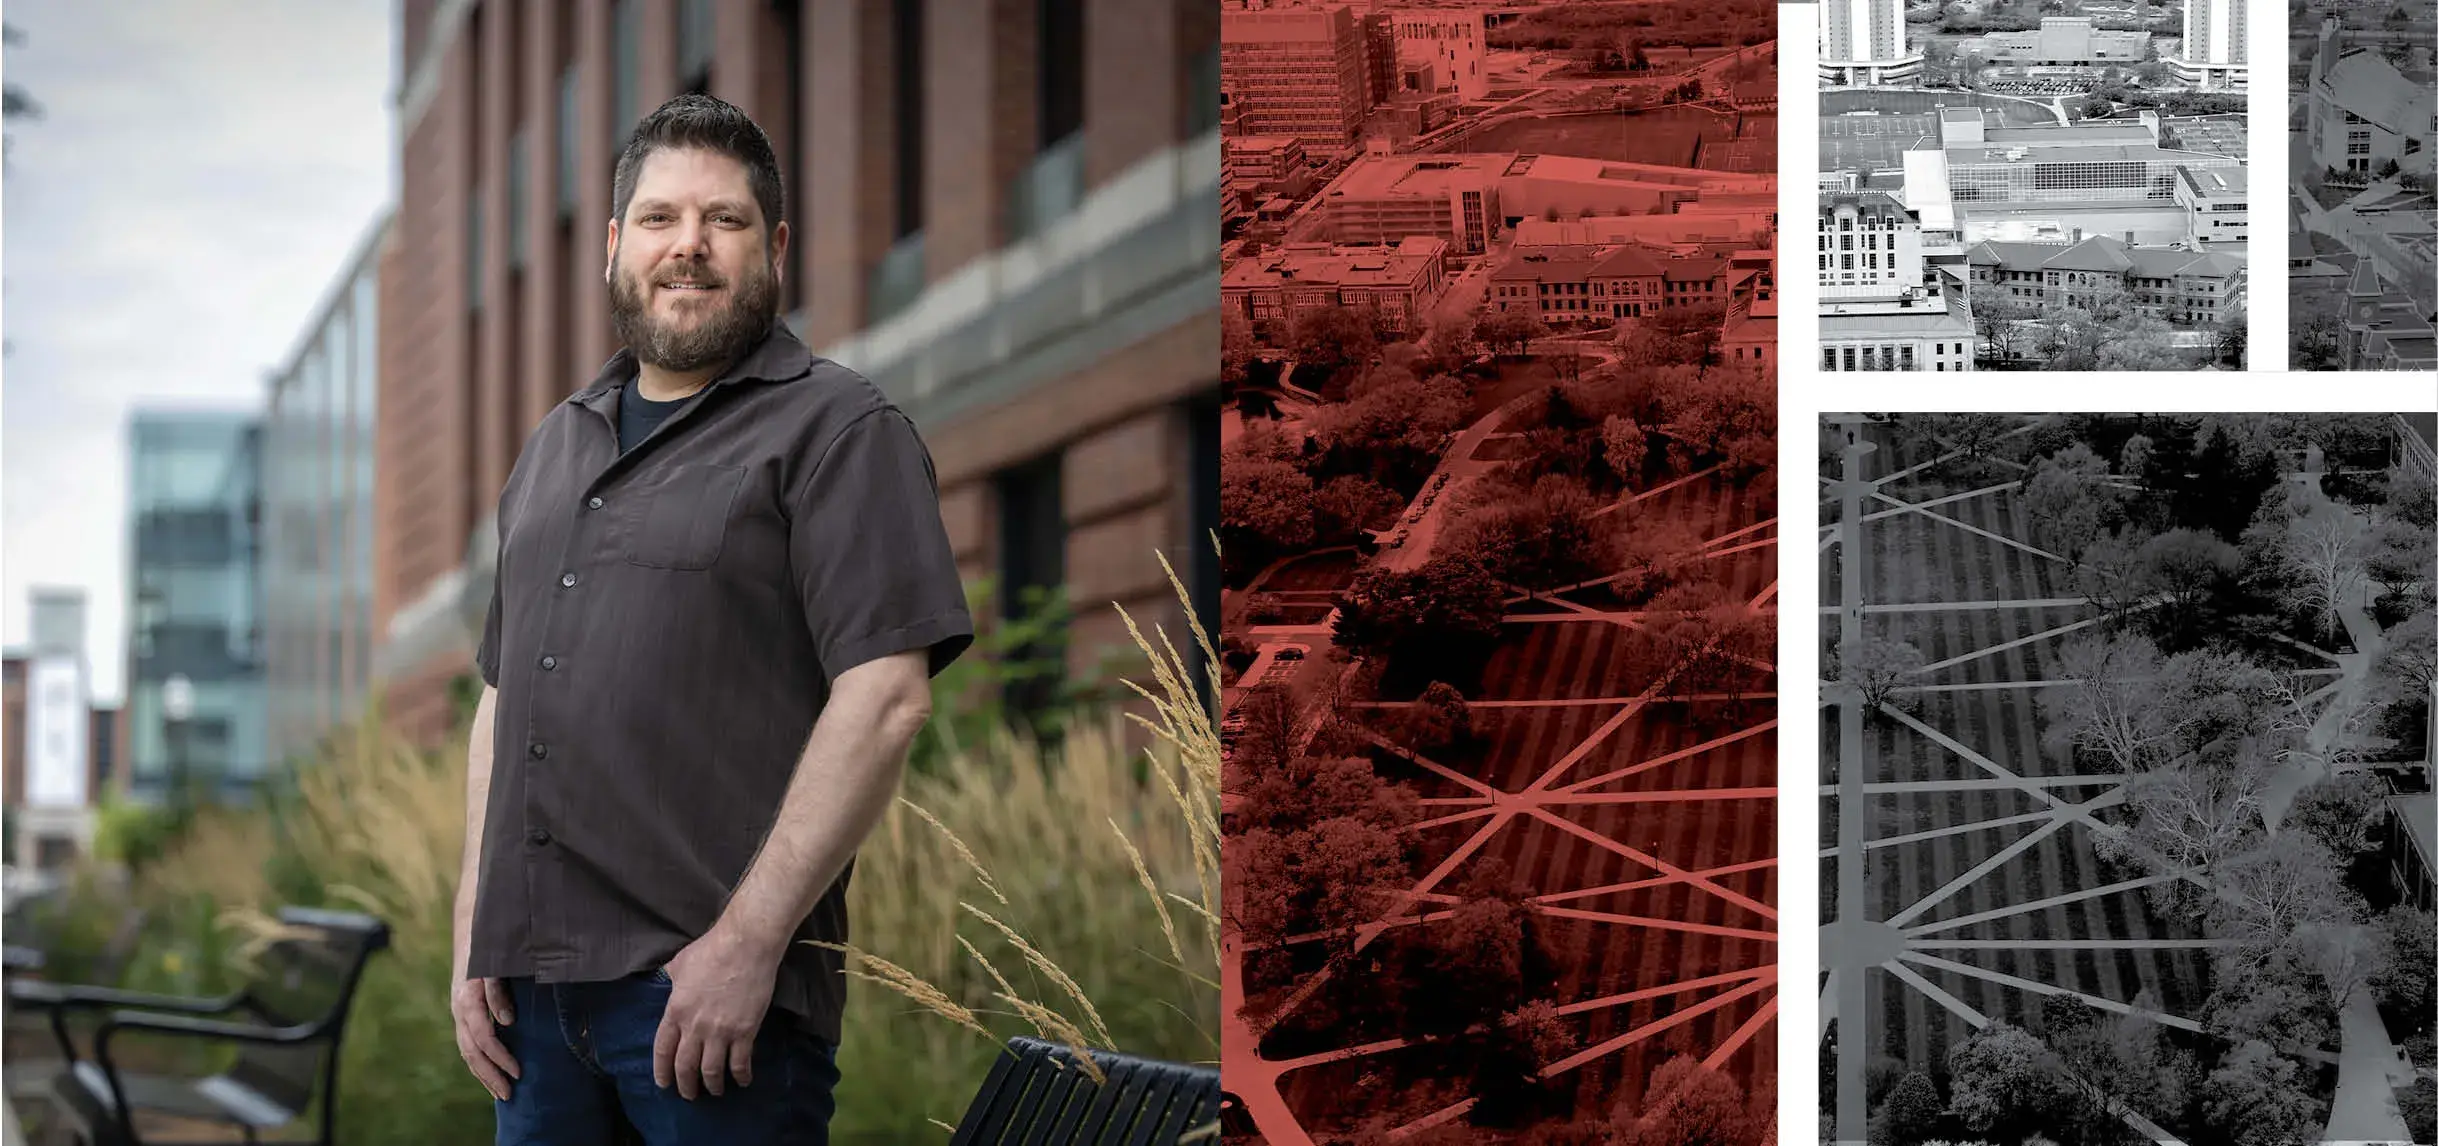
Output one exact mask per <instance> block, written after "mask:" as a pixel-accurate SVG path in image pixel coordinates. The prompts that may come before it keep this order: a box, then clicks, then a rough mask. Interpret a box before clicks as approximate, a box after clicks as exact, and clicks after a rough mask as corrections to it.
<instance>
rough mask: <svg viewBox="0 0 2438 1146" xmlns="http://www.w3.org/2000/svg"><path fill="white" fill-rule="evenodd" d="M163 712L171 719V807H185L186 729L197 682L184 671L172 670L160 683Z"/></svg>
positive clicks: (188, 796)
mask: <svg viewBox="0 0 2438 1146" xmlns="http://www.w3.org/2000/svg"><path fill="white" fill-rule="evenodd" d="M161 710H162V715H164V716H166V717H168V723H169V798H170V801H171V807H173V808H177V809H179V810H181V811H183V810H185V808H186V805H187V804H188V802H189V798H190V795H191V793H190V791H189V785H188V783H187V760H186V729H187V722H188V721H189V720H191V719H193V717H194V715H195V686H194V682H192V681H189V680H187V679H186V674H184V673H173V674H171V676H170V678H169V680H168V681H167V682H165V683H164V684H162V686H161Z"/></svg>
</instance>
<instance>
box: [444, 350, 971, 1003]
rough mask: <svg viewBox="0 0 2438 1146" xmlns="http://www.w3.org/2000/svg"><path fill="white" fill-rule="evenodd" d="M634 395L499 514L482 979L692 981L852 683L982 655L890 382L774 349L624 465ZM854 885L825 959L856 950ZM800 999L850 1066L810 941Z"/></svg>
mask: <svg viewBox="0 0 2438 1146" xmlns="http://www.w3.org/2000/svg"><path fill="white" fill-rule="evenodd" d="M635 372H636V364H635V359H634V356H633V355H632V354H631V353H629V352H627V351H620V352H619V353H618V355H617V356H616V357H614V358H612V359H610V361H609V364H608V365H607V366H605V367H604V368H603V369H602V371H601V374H600V376H599V378H598V379H596V380H595V381H594V383H593V384H592V385H591V386H589V387H587V388H585V389H583V390H581V391H578V392H577V393H576V394H575V395H574V396H572V397H570V398H569V399H568V400H567V401H566V402H564V403H562V404H560V405H559V406H558V407H556V408H555V409H553V410H552V411H551V412H550V413H549V415H548V416H546V417H544V418H543V419H542V424H541V425H540V426H539V427H537V428H536V429H535V430H534V432H533V436H532V438H531V439H529V440H528V441H527V442H526V443H525V449H524V453H523V454H522V455H521V456H520V457H518V459H517V463H516V468H515V469H514V471H512V472H511V473H510V474H509V476H508V484H507V488H506V489H505V490H504V491H503V492H502V493H501V495H500V500H499V536H500V559H499V572H498V576H497V578H496V580H495V582H494V585H493V589H492V595H491V608H490V615H489V619H488V620H487V621H486V622H485V624H484V627H483V637H482V647H481V650H480V652H479V653H478V654H477V657H476V659H477V663H478V664H479V666H480V668H481V670H482V676H483V680H484V681H485V682H486V683H489V684H491V685H492V686H494V687H496V688H497V689H498V690H499V696H498V699H497V701H496V703H495V707H494V720H495V725H494V728H495V732H494V739H493V741H492V754H491V759H492V764H491V796H490V803H489V805H488V811H487V812H486V814H485V820H484V830H483V841H482V856H481V860H480V866H479V869H478V870H479V876H478V878H479V881H480V882H479V885H478V887H477V891H476V897H475V907H474V931H473V937H472V938H473V944H472V950H471V958H470V960H469V962H468V964H467V973H468V974H469V975H471V976H474V977H477V978H490V977H505V976H533V977H535V978H539V979H542V980H544V981H552V982H579V981H590V980H605V979H614V978H618V977H621V976H625V975H630V974H635V973H637V972H641V971H646V970H649V969H651V968H654V967H658V966H660V965H661V964H664V963H666V962H667V961H668V960H669V958H670V957H671V956H674V955H675V954H676V953H677V952H678V950H679V949H680V948H682V947H684V946H685V945H686V944H687V943H690V942H692V941H693V940H695V939H696V938H699V937H700V936H702V935H703V934H704V933H705V932H706V931H708V930H709V929H710V927H711V925H712V924H713V922H715V921H716V920H717V919H718V918H719V916H720V912H721V911H722V909H723V908H724V907H725V906H726V904H727V901H728V896H729V893H730V892H732V891H734V890H735V888H736V886H737V884H738V883H739V882H740V881H741V880H742V879H743V878H744V875H745V870H746V868H747V866H748V865H750V863H751V862H752V860H753V857H754V854H755V853H756V851H757V850H759V848H760V846H761V843H762V840H763V838H764V837H765V836H766V835H767V834H768V833H769V831H770V828H771V825H772V823H773V822H774V821H775V819H776V818H777V814H778V810H779V806H780V804H781V802H782V800H783V799H784V797H785V795H786V791H787V786H788V781H789V780H790V779H791V778H792V777H793V775H794V773H795V768H796V762H797V760H798V759H799V758H800V757H801V756H802V755H803V752H804V747H805V743H806V740H807V738H808V737H809V736H810V735H811V733H812V728H813V722H814V721H815V720H816V719H817V718H818V717H819V716H820V714H821V710H822V707H823V705H824V703H825V701H826V699H827V697H828V692H829V682H830V681H831V680H833V679H835V678H836V677H837V676H838V675H839V674H840V673H843V672H845V671H846V670H848V669H850V668H853V667H855V666H856V665H859V664H862V663H865V662H867V661H871V660H874V659H877V658H880V657H884V656H888V655H890V654H893V653H899V652H905V651H909V650H913V649H928V650H929V656H930V666H931V671H932V672H933V673H937V672H939V670H940V669H942V668H944V667H946V666H947V665H948V663H949V662H950V661H952V660H954V659H955V658H956V657H957V655H958V654H959V653H961V652H963V651H964V650H965V648H966V647H967V646H968V645H969V644H971V643H972V640H973V621H972V618H971V617H970V616H969V615H968V614H967V612H966V608H965V596H964V590H963V587H962V585H961V584H960V582H959V579H958V575H957V569H956V563H955V561H954V559H953V558H952V557H951V555H950V553H949V548H948V538H947V533H946V530H945V529H943V528H942V526H941V522H940V511H939V494H938V488H937V484H936V478H935V475H934V473H933V470H932V464H931V455H930V453H929V451H928V450H927V449H926V448H925V446H924V445H923V441H922V438H921V437H920V436H919V435H918V434H917V433H916V432H915V428H914V426H913V424H912V423H911V422H909V421H908V420H907V419H906V417H905V415H904V414H902V413H900V412H899V411H898V410H897V409H896V408H895V407H894V406H892V405H890V403H889V402H888V400H887V399H886V398H884V397H883V396H882V395H881V393H880V391H879V390H878V389H877V388H875V387H874V386H873V385H872V384H871V383H870V382H868V381H866V380H864V379H863V378H862V377H860V376H858V375H856V374H855V373H854V372H852V371H850V370H848V369H846V368H845V367H843V366H840V365H838V364H836V363H833V362H830V361H827V360H825V359H821V358H816V357H814V356H813V354H812V353H811V352H810V351H808V350H807V349H805V347H804V344H803V343H801V342H799V341H797V339H796V337H795V336H794V335H793V334H792V333H790V332H789V331H788V330H787V329H786V327H785V326H784V325H775V326H774V329H773V332H772V333H771V335H770V337H769V338H768V339H767V340H766V341H764V342H763V343H762V345H761V346H760V347H759V348H758V349H756V350H754V351H753V352H751V353H749V354H747V355H746V356H745V358H744V359H743V360H741V361H739V362H738V363H736V364H735V365H734V366H732V367H730V368H729V370H728V371H727V373H725V374H723V375H721V376H720V377H719V378H718V379H717V380H715V381H714V382H713V383H712V384H711V385H709V386H706V387H704V388H703V389H702V390H701V391H700V392H698V393H697V394H696V395H695V396H694V397H693V398H691V399H689V400H688V401H687V402H686V404H685V405H684V406H683V407H681V408H680V409H679V410H677V411H676V412H675V413H674V414H672V415H670V417H669V419H668V421H666V422H665V423H663V424H662V425H661V426H660V427H659V428H658V429H657V430H656V431H654V432H653V433H652V434H651V436H650V437H648V438H646V439H645V440H644V441H643V442H641V443H640V444H637V445H636V446H634V448H632V449H631V450H629V451H628V452H627V453H625V454H623V455H621V454H620V452H619V450H618V432H617V416H618V410H617V401H618V393H619V389H620V386H621V384H622V383H623V382H624V381H625V380H626V379H627V378H629V377H632V376H633V375H634V373H635ZM850 871H851V868H850ZM846 888H847V876H846V875H843V874H842V875H841V876H839V878H838V881H837V883H836V884H834V885H832V886H831V887H830V888H829V889H828V890H827V891H826V892H825V893H824V894H823V895H822V897H821V901H820V903H819V905H818V906H816V907H814V909H813V912H812V914H811V916H809V917H808V918H807V919H806V920H805V922H804V925H803V927H802V928H800V929H799V930H798V932H797V936H796V937H797V938H798V939H799V940H803V939H819V940H826V941H830V942H844V941H845V940H846V938H847V919H846ZM773 1002H774V1003H775V1004H776V1005H778V1006H780V1007H782V1008H784V1009H786V1010H788V1011H790V1012H792V1013H794V1014H796V1015H799V1016H801V1017H802V1018H804V1019H805V1020H806V1021H808V1022H810V1023H811V1024H812V1026H813V1027H814V1029H815V1030H817V1031H818V1032H819V1033H820V1034H821V1035H822V1036H823V1037H825V1038H828V1039H831V1040H833V1041H835V1040H836V1039H837V1038H838V1031H839V1019H840V1012H841V1009H842V1007H843V1006H844V1002H845V980H844V977H843V975H842V966H841V959H840V957H839V956H838V955H837V954H836V953H834V952H830V951H826V950H823V949H820V948H816V947H808V946H805V945H803V944H801V943H795V944H790V946H789V948H788V954H787V957H786V959H785V961H784V963H783V964H782V965H781V968H780V971H779V978H778V982H777V985H776V989H775V992H774V994H773Z"/></svg>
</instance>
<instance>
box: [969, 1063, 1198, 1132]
mask: <svg viewBox="0 0 2438 1146" xmlns="http://www.w3.org/2000/svg"><path fill="white" fill-rule="evenodd" d="M1092 1062H1093V1064H1094V1065H1096V1066H1098V1067H1099V1068H1100V1070H1101V1072H1102V1074H1103V1075H1104V1076H1106V1078H1107V1080H1108V1081H1107V1082H1105V1083H1096V1082H1093V1081H1092V1076H1091V1075H1088V1074H1086V1073H1084V1069H1083V1067H1082V1066H1081V1065H1080V1064H1078V1063H1077V1062H1076V1059H1075V1052H1074V1051H1072V1050H1070V1049H1068V1048H1067V1047H1064V1046H1061V1045H1059V1044H1057V1043H1051V1042H1044V1041H1042V1040H1040V1039H1036V1038H1027V1037H1025V1036H1022V1035H1019V1036H1017V1037H1015V1038H1012V1039H1009V1040H1007V1047H1006V1049H1004V1050H1002V1051H1000V1052H999V1058H998V1061H996V1062H994V1063H992V1064H991V1068H990V1074H989V1076H988V1077H986V1078H984V1079H983V1080H982V1088H981V1090H979V1091H977V1092H975V1094H974V1100H973V1105H971V1106H969V1107H967V1108H966V1109H965V1118H964V1120H963V1121H962V1122H960V1123H959V1124H958V1125H957V1130H956V1134H955V1136H954V1137H952V1138H950V1139H949V1146H1069V1144H1073V1146H1175V1144H1176V1142H1177V1141H1178V1139H1180V1138H1182V1137H1184V1136H1185V1135H1186V1134H1188V1133H1190V1132H1193V1131H1195V1130H1198V1129H1201V1128H1203V1127H1205V1126H1208V1125H1210V1124H1212V1123H1215V1122H1216V1121H1217V1120H1218V1118H1219V1072H1218V1071H1217V1070H1214V1069H1210V1068H1207V1067H1192V1066H1181V1065H1178V1064H1176V1063H1168V1062H1155V1061H1153V1060H1150V1059H1142V1058H1135V1057H1133V1056H1132V1055H1122V1054H1117V1053H1114V1052H1111V1051H1094V1052H1092ZM1197 1141H1208V1142H1214V1143H1215V1142H1217V1141H1218V1136H1217V1135H1216V1134H1215V1133H1212V1132H1210V1131H1204V1132H1203V1134H1202V1136H1201V1137H1199V1138H1198V1139H1197Z"/></svg>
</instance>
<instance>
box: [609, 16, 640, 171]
mask: <svg viewBox="0 0 2438 1146" xmlns="http://www.w3.org/2000/svg"><path fill="white" fill-rule="evenodd" d="M642 24H643V3H642V0H618V7H617V9H616V10H615V11H613V12H612V13H611V14H610V76H611V82H610V154H611V155H623V154H625V153H626V139H627V135H628V134H629V133H631V132H633V131H634V130H635V121H636V120H637V119H639V118H641V117H642V113H641V112H639V111H637V110H636V109H635V101H636V99H637V98H638V95H637V90H636V85H637V82H638V77H637V76H636V70H637V69H638V68H639V67H640V66H641V65H640V64H639V63H638V61H637V60H636V56H637V55H638V54H639V52H640V49H641V47H642V45H641V43H640V41H641V39H642V34H643V28H642Z"/></svg>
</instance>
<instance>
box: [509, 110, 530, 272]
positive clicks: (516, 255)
mask: <svg viewBox="0 0 2438 1146" xmlns="http://www.w3.org/2000/svg"><path fill="white" fill-rule="evenodd" d="M525 135H526V133H525V129H524V128H522V127H520V128H517V129H516V134H514V135H511V136H509V137H508V269H509V270H511V271H517V270H523V269H524V267H525V182H526V178H525V159H526V156H525V152H526V147H525Z"/></svg>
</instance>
